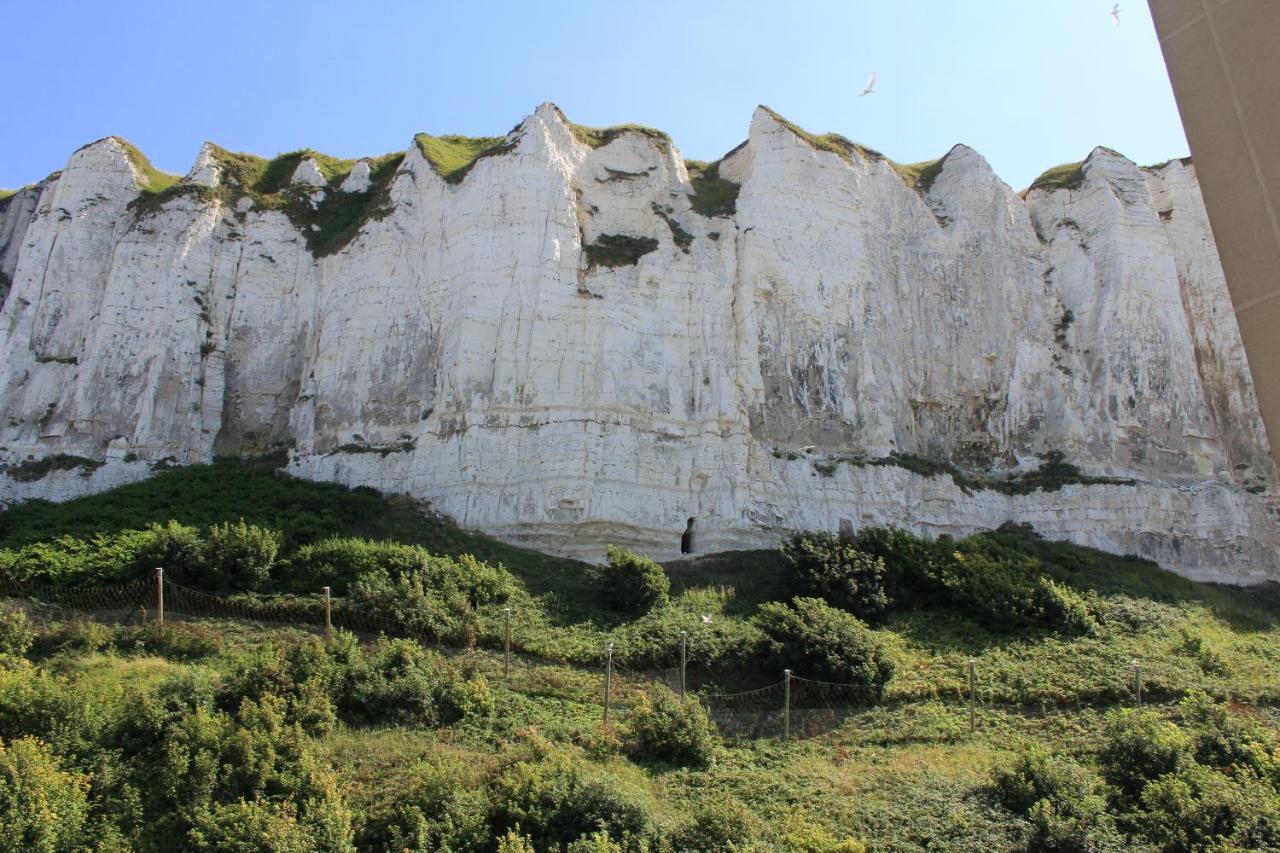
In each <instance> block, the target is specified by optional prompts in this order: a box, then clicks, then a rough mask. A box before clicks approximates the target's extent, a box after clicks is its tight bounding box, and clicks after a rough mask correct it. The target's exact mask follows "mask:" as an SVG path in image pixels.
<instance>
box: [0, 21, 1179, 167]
mask: <svg viewBox="0 0 1280 853" xmlns="http://www.w3.org/2000/svg"><path fill="white" fill-rule="evenodd" d="M1111 3H1112V0H876V2H872V1H871V0H843V1H842V2H840V0H834V2H787V3H783V2H777V0H737V2H729V0H724V2H701V3H699V2H674V0H643V2H635V0H633V2H626V3H624V2H619V0H597V2H587V0H523V2H521V1H520V0H486V2H475V3H458V2H449V3H437V2H429V0H416V2H413V1H412V0H386V2H379V0H366V2H364V3H359V4H357V3H351V2H345V3H337V2H327V0H307V2H301V0H256V2H253V3H246V2H241V0H216V1H215V2H206V3H195V2H187V0H176V2H175V0H165V2H160V0H116V2H111V3H103V2H96V0H83V2H68V0H39V2H34V0H0V13H2V14H0V20H3V21H4V29H5V39H4V42H5V46H6V51H5V62H4V66H5V68H6V72H7V73H6V79H7V80H8V81H9V82H8V84H7V85H6V90H7V92H8V94H7V95H6V97H5V101H6V103H5V105H4V113H5V116H6V121H5V126H4V128H3V130H2V131H0V187H3V186H7V187H15V186H19V185H22V184H24V183H28V182H30V181H33V180H37V179H39V178H41V177H43V176H44V175H46V174H48V173H49V172H51V171H53V170H55V169H58V168H61V167H62V166H63V164H65V162H66V160H67V157H68V156H69V155H70V154H71V152H72V151H74V150H75V149H76V148H78V147H79V146H81V145H83V144H84V143H86V142H90V141H92V140H94V139H97V138H100V137H102V136H106V135H109V134H118V135H120V136H123V137H125V138H127V139H129V140H130V141H132V142H134V143H135V144H136V145H138V147H140V148H141V149H142V150H143V151H145V152H146V153H147V154H148V156H150V157H151V159H152V161H153V162H154V163H155V164H156V165H157V166H159V167H160V168H162V169H165V170H167V171H172V172H179V173H182V172H185V171H186V170H187V169H188V167H189V166H190V164H191V162H192V161H193V160H194V159H195V156H196V153H197V151H198V150H199V147H200V143H201V142H203V141H204V140H205V139H211V140H213V141H215V142H218V143H219V144H221V145H223V146H225V147H227V148H231V149H234V150H242V151H251V152H254V153H257V154H263V155H273V154H276V153H279V152H283V151H289V150H294V149H297V148H302V147H310V148H314V149H317V150H320V151H324V152H326V153H329V154H333V155H335V156H340V157H356V156H361V155H365V154H380V153H384V152H387V151H393V150H403V149H404V148H406V147H407V146H408V144H409V141H410V139H411V137H412V135H413V134H414V133H415V132H417V131H427V132H429V133H464V134H468V135H499V134H502V133H505V132H506V131H508V130H509V129H510V128H511V127H512V126H513V125H514V124H516V123H517V122H518V121H519V120H520V119H521V118H523V117H524V116H525V115H527V114H528V113H530V112H532V111H533V109H534V108H535V107H536V106H537V105H538V104H539V103H541V102H542V101H546V100H551V101H555V102H556V103H557V104H559V105H560V107H561V108H562V109H563V110H564V111H565V112H566V113H567V114H568V115H569V117H570V118H572V119H573V120H574V121H577V122H579V123H582V124H589V125H607V124H617V123H623V122H636V123H640V124H647V125H652V126H654V127H658V128H661V129H663V130H665V131H667V132H669V133H670V134H671V135H672V136H673V137H674V138H675V141H676V144H677V145H678V146H679V147H680V149H681V151H682V152H683V153H684V155H685V156H686V157H690V158H697V159H705V160H711V159H715V158H717V157H719V156H720V155H721V154H723V153H724V152H725V151H727V150H729V149H730V148H732V147H733V146H734V145H736V144H737V143H739V142H741V141H742V139H743V138H745V136H746V132H747V125H748V123H749V121H750V118H751V112H752V109H753V108H754V107H755V106H756V104H760V103H763V104H768V105H769V106H772V107H773V108H775V109H776V110H778V111H779V112H780V113H782V114H783V115H785V116H787V117H788V118H790V119H791V120H792V121H795V122H796V123H797V124H800V125H801V126H803V127H805V128H808V129H809V130H812V131H815V132H823V131H836V132H839V133H842V134H844V135H845V136H848V137H850V138H852V139H855V140H857V141H859V142H862V143H863V144H865V145H868V146H870V147H872V148H876V149H879V150H881V151H883V152H884V153H885V154H887V155H889V156H890V157H892V158H894V159H896V160H900V161H903V162H913V161H918V160H926V159H932V158H934V157H937V156H940V155H941V154H943V153H944V152H945V151H946V150H947V149H948V148H950V147H951V145H952V144H954V143H956V142H964V143H967V144H968V145H971V146H972V147H974V148H976V149H977V150H978V151H980V152H981V153H982V154H983V155H985V156H986V157H987V159H988V160H989V161H990V162H991V164H992V165H993V166H994V167H995V169H996V171H997V172H998V173H999V174H1000V175H1001V177H1003V178H1004V179H1005V180H1006V181H1008V182H1009V183H1010V184H1012V185H1013V186H1014V187H1015V188H1019V189H1020V188H1022V187H1024V186H1026V185H1027V184H1028V183H1030V182H1031V180H1032V179H1033V178H1034V177H1035V176H1036V175H1037V174H1039V173H1040V172H1041V171H1043V170H1044V169H1045V168H1047V167H1049V166H1052V165H1055V164H1057V163H1062V162H1068V161H1073V160H1079V159H1081V158H1083V157H1084V156H1085V155H1086V154H1087V153H1088V152H1089V151H1090V150H1091V149H1092V148H1093V147H1094V146H1095V145H1107V146H1109V147H1111V148H1115V149H1117V150H1119V151H1120V152H1122V153H1124V154H1126V155H1127V156H1129V157H1131V158H1132V159H1134V160H1136V161H1138V162H1139V163H1144V164H1145V163H1154V162H1159V161H1162V160H1166V159H1169V158H1171V157H1179V156H1185V155H1186V153H1187V145H1186V140H1185V137H1184V135H1183V131H1182V126H1181V124H1180V123H1179V120H1178V115H1177V110H1176V107H1175V105H1174V101H1173V96H1172V93H1171V91H1170V87H1169V82H1168V77H1167V76H1166V72H1165V68H1164V63H1163V61H1162V59H1161V56H1160V50H1159V47H1158V45H1157V43H1156V38H1155V33H1154V30H1153V28H1152V25H1151V18H1150V13H1149V12H1148V11H1147V6H1146V2H1145V0H1121V4H1120V5H1121V7H1122V12H1121V21H1122V23H1121V26H1120V27H1118V28H1116V27H1113V26H1112V23H1111V20H1110V18H1109V17H1108V14H1107V13H1108V12H1109V11H1110V9H1111ZM873 70H874V71H876V72H878V74H879V79H880V82H879V85H878V87H877V88H878V92H877V94H875V95H873V96H869V97H866V98H858V97H857V94H858V92H859V91H860V90H861V88H862V86H863V84H864V82H865V81H866V78H867V75H868V73H869V72H871V71H873Z"/></svg>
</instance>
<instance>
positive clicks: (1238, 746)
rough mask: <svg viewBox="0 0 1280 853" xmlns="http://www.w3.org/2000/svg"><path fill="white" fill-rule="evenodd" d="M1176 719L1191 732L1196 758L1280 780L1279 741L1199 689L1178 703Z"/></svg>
mask: <svg viewBox="0 0 1280 853" xmlns="http://www.w3.org/2000/svg"><path fill="white" fill-rule="evenodd" d="M1178 722H1179V723H1180V724H1181V725H1182V727H1183V729H1184V731H1187V732H1189V733H1190V734H1191V737H1192V741H1193V743H1194V749H1195V759H1196V761H1198V762H1200V763H1201V764H1206V765H1208V766H1210V767H1217V768H1220V769H1223V770H1227V771H1229V772H1237V771H1239V770H1244V769H1247V770H1250V771H1252V772H1254V773H1256V774H1258V775H1259V776H1261V777H1264V778H1273V779H1275V780H1277V781H1278V782H1280V743H1277V738H1276V736H1275V735H1274V734H1272V733H1271V732H1270V731H1268V730H1266V729H1264V728H1262V727H1261V726H1259V725H1257V724H1256V723H1254V722H1252V721H1250V720H1247V719H1245V718H1243V717H1240V716H1237V715H1236V714H1233V713H1231V711H1230V710H1229V709H1228V708H1227V706H1226V705H1225V704H1223V703H1220V702H1216V701H1214V699H1213V698H1212V697H1210V696H1207V695H1206V694H1204V693H1201V692H1199V691H1196V692H1193V693H1191V694H1190V695H1188V696H1187V697H1186V698H1185V699H1183V700H1182V702H1181V703H1179V705H1178Z"/></svg>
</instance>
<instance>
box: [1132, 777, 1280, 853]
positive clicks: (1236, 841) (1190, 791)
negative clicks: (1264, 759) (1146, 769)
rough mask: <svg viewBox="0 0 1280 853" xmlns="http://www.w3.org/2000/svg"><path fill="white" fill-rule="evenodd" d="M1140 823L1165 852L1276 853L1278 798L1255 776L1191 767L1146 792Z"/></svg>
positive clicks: (1157, 781) (1279, 836) (1279, 830)
mask: <svg viewBox="0 0 1280 853" xmlns="http://www.w3.org/2000/svg"><path fill="white" fill-rule="evenodd" d="M1136 823H1137V825H1138V827H1139V828H1140V829H1141V831H1142V833H1143V834H1144V835H1145V836H1146V837H1147V839H1148V840H1150V841H1151V842H1152V843H1154V844H1155V845H1157V846H1158V847H1159V848H1160V849H1162V850H1187V851H1190V850H1210V849H1213V850H1276V849H1280V795H1277V793H1276V790H1275V788H1273V787H1271V786H1270V785H1268V784H1266V783H1265V782H1263V781H1261V780H1259V779H1258V778H1257V777H1255V776H1253V775H1252V774H1248V773H1245V774H1240V775H1236V776H1227V775H1225V774H1223V773H1220V772H1218V771H1216V770H1211V769H1209V768H1207V767H1204V766H1202V765H1199V764H1193V765H1190V766H1187V767H1183V768H1180V769H1178V770H1176V771H1174V772H1171V773H1167V774H1165V775H1163V776H1161V777H1160V778H1158V779H1155V780H1154V781H1152V782H1151V783H1150V784H1148V785H1147V786H1146V787H1145V788H1144V789H1143V791H1142V796H1141V801H1140V809H1139V810H1138V812H1137V815H1136Z"/></svg>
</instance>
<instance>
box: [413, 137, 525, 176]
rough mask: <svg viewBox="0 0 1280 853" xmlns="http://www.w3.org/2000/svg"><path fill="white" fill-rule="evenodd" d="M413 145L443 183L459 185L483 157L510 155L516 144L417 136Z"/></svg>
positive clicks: (504, 140)
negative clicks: (442, 179)
mask: <svg viewBox="0 0 1280 853" xmlns="http://www.w3.org/2000/svg"><path fill="white" fill-rule="evenodd" d="M413 141H414V144H416V145H417V146H418V150H419V151H421V152H422V156H423V157H426V158H427V162H428V163H430V164H431V168H432V169H434V170H435V172H436V174H437V175H439V176H440V177H441V178H444V180H445V183H449V184H460V183H462V180H463V179H464V178H465V177H466V176H467V173H468V172H470V171H471V169H472V167H474V166H475V164H476V163H478V162H479V161H480V159H481V158H483V157H495V156H499V155H502V154H506V153H508V152H509V151H512V150H513V149H514V148H515V147H516V144H515V142H513V141H509V139H508V137H505V136H455V135H448V136H431V135H430V134H427V133H419V134H418V135H417V136H415V137H413Z"/></svg>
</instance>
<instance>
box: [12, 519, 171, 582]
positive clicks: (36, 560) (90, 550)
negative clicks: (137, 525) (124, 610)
mask: <svg viewBox="0 0 1280 853" xmlns="http://www.w3.org/2000/svg"><path fill="white" fill-rule="evenodd" d="M14 511H15V510H7V511H6V513H5V514H6V515H7V514H8V513H10V512H14ZM153 538H154V536H153V534H152V533H151V531H148V530H124V531H121V532H119V533H112V534H94V535H92V536H89V537H87V538H85V539H78V538H75V537H72V536H60V537H58V538H56V539H51V540H49V541H46V542H35V543H32V544H29V545H24V546H22V547H21V548H18V549H15V550H5V551H0V570H2V571H3V572H4V580H7V581H10V582H16V583H21V584H32V583H34V584H59V585H72V584H95V583H104V582H106V583H117V582H119V581H123V580H130V579H132V578H134V577H137V576H138V574H139V571H140V569H139V568H138V567H139V564H140V563H141V562H142V559H141V558H140V556H139V555H140V554H142V553H144V551H145V549H146V548H147V547H149V545H150V543H151V541H152V539H153ZM157 565H158V564H157ZM148 571H149V570H148Z"/></svg>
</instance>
